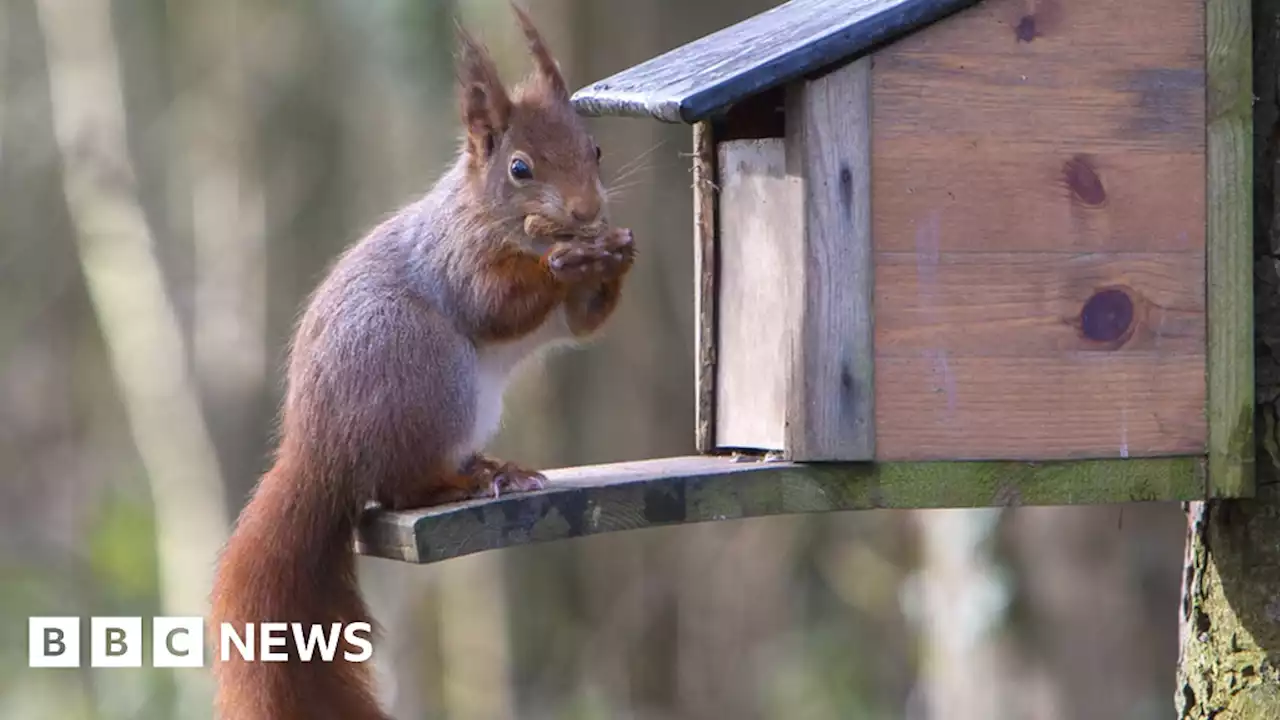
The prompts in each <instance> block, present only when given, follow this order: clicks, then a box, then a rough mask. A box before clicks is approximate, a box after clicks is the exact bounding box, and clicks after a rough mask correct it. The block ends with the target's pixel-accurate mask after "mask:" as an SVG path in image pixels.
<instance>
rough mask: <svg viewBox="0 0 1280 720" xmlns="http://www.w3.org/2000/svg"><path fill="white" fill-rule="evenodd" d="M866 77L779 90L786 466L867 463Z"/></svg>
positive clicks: (852, 70)
mask: <svg viewBox="0 0 1280 720" xmlns="http://www.w3.org/2000/svg"><path fill="white" fill-rule="evenodd" d="M870 74H871V62H870V59H869V58H863V59H860V60H856V61H854V62H852V63H850V64H848V65H845V66H843V67H841V68H839V69H837V70H834V71H832V72H830V73H827V74H826V75H823V76H821V77H818V78H814V79H812V80H808V81H806V82H802V83H796V84H793V85H791V86H790V87H789V88H788V99H787V123H786V125H787V137H786V145H787V165H788V171H789V172H792V173H795V174H797V175H798V176H799V178H800V182H801V183H802V190H801V192H802V193H803V203H802V208H801V215H800V216H799V217H795V218H792V222H800V223H801V224H802V226H803V236H802V246H801V254H800V256H799V258H798V259H797V260H798V263H797V269H798V270H799V272H800V281H799V284H800V295H801V296H800V297H799V298H798V303H799V305H798V309H799V311H800V316H799V317H798V318H797V319H796V329H795V335H793V336H792V341H793V344H792V346H791V347H790V348H789V354H790V378H789V382H788V388H787V417H786V423H785V432H786V444H785V448H784V454H785V456H786V457H787V458H789V459H794V460H871V459H872V458H874V457H875V392H874V390H873V385H874V380H873V376H874V364H875V359H874V352H873V344H874V341H873V328H874V325H875V323H874V320H873V318H872V279H873V278H872V275H873V268H872V265H871V127H870V123H871V88H870ZM730 302H731V301H730Z"/></svg>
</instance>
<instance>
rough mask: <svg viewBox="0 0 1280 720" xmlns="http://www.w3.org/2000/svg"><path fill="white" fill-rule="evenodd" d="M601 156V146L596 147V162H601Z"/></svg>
mask: <svg viewBox="0 0 1280 720" xmlns="http://www.w3.org/2000/svg"><path fill="white" fill-rule="evenodd" d="M601 154H602V153H601V152H600V146H599V145H597V146H596V162H600V155H601Z"/></svg>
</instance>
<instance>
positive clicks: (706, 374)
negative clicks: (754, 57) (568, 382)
mask: <svg viewBox="0 0 1280 720" xmlns="http://www.w3.org/2000/svg"><path fill="white" fill-rule="evenodd" d="M716 182H717V180H716V144H715V135H714V133H713V131H712V127H711V123H710V122H700V123H697V124H696V125H694V126H693V276H694V277H695V278H697V280H696V282H697V286H696V287H694V295H693V312H694V318H695V322H694V343H693V346H694V353H695V357H694V363H695V377H694V384H695V392H696V394H697V398H696V405H695V409H694V441H695V446H696V447H697V449H698V451H699V452H704V453H705V452H710V451H711V449H712V448H714V447H715V442H716V439H715V415H716V413H715V406H716V278H717V275H718V273H717V270H716V256H717V250H716V201H717V197H718V196H719V193H720V190H719V187H717V185H716Z"/></svg>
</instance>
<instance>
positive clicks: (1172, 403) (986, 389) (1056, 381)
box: [876, 351, 1206, 461]
mask: <svg viewBox="0 0 1280 720" xmlns="http://www.w3.org/2000/svg"><path fill="white" fill-rule="evenodd" d="M877 360H878V362H877V365H876V407H877V409H878V411H877V420H878V422H879V431H880V432H879V434H878V435H877V441H876V446H877V453H876V454H877V458H879V459H880V460H884V461H900V460H946V459H959V460H1042V459H1047V458H1125V457H1149V456H1157V455H1193V454H1203V452H1204V439H1205V432H1206V429H1205V415H1204V403H1205V393H1204V387H1205V384H1204V362H1203V357H1200V356H1187V355H1174V356H1168V355H1163V354H1159V353H1156V352H1096V351H1086V352H1064V353H1059V354H1057V355H1054V356H1048V357H1001V356H972V355H959V354H950V353H947V352H941V351H939V352H932V353H928V354H925V355H923V356H922V357H883V356H881V357H878V358H877Z"/></svg>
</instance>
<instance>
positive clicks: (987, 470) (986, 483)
mask: <svg viewBox="0 0 1280 720" xmlns="http://www.w3.org/2000/svg"><path fill="white" fill-rule="evenodd" d="M1204 462H1205V461H1204V460H1203V459H1201V458H1155V459H1135V460H1128V461H1118V460H1093V461H1074V462H1071V461H1068V462H1054V463H1041V464H1035V463H1018V462H1003V463H887V464H871V463H854V464H845V463H819V464H814V465H804V464H796V463H789V462H762V461H757V460H752V461H746V462H736V461H735V460H733V459H730V458H724V457H705V456H700V457H683V458H665V459H659V460H647V461H642V462H632V463H618V464H613V465H597V466H591V467H581V468H567V469H561V470H551V471H548V472H547V476H548V478H549V483H548V488H547V489H546V490H544V491H541V492H538V493H532V494H526V495H509V496H505V497H501V498H498V499H490V500H476V501H472V502H468V503H460V504H456V505H448V506H443V507H437V508H429V509H424V510H417V511H409V512H397V513H376V514H372V515H371V516H370V517H368V518H367V520H366V522H365V523H364V525H363V527H362V528H361V529H360V531H359V533H358V536H357V539H356V549H357V551H358V552H361V553H363V554H365V555H372V556H377V557H383V558H390V559H395V560H402V561H405V562H411V563H432V562H438V561H441V560H447V559H449V558H454V557H460V556H463V555H469V554H472V553H476V552H481V551H485V550H494V549H498V548H505V547H511V546H515V545H527V544H532V543H541V542H548V541H553V540H562V539H566V538H575V537H585V536H590V535H596V534H600V533H606V532H618V531H623V530H635V529H640V528H649V527H660V526H665V525H677V524H686V523H696V522H707V521H714V520H732V519H737V518H747V517H759V516H765V515H779V514H790V513H812V512H831V511H840V510H861V509H873V508H938V507H1000V506H1014V505H1065V504H1080V503H1115V502H1131V501H1144V500H1194V499H1198V498H1202V497H1203V496H1204V490H1205V484H1204V483H1205V478H1204Z"/></svg>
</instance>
